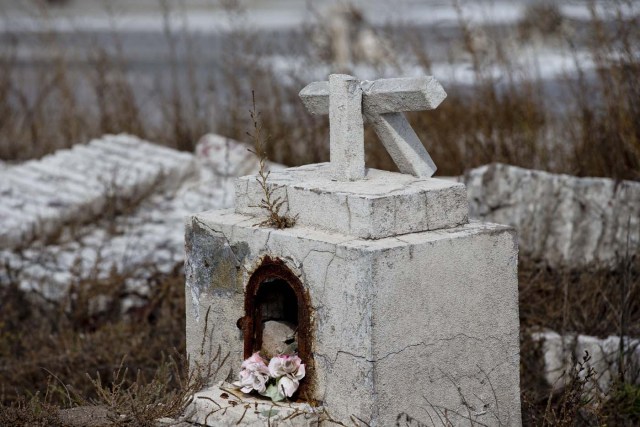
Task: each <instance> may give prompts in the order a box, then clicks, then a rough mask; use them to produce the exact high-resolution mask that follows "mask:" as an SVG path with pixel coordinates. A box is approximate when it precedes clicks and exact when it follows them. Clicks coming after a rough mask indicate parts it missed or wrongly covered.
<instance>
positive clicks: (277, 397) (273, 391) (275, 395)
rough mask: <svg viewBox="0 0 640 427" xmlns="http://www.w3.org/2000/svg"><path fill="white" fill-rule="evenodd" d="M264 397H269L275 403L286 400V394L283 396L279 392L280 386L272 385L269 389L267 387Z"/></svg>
mask: <svg viewBox="0 0 640 427" xmlns="http://www.w3.org/2000/svg"><path fill="white" fill-rule="evenodd" d="M262 395H263V396H266V397H268V398H269V399H271V400H273V401H274V402H280V401H282V400H284V394H282V392H281V391H280V390H278V386H277V385H276V384H271V385H270V386H269V387H267V389H266V390H265V391H264V393H262Z"/></svg>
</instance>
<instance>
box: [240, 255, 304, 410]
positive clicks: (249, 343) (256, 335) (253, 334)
mask: <svg viewBox="0 0 640 427" xmlns="http://www.w3.org/2000/svg"><path fill="white" fill-rule="evenodd" d="M275 279H279V280H282V281H284V282H286V283H287V284H288V285H289V287H290V288H291V290H293V292H294V294H295V295H296V299H297V302H298V335H297V337H298V355H299V356H300V358H301V359H302V361H303V362H304V363H305V368H306V378H305V381H302V383H301V384H300V389H299V392H298V395H299V396H304V397H305V400H308V401H309V400H311V399H309V398H308V397H309V396H311V395H312V393H311V389H312V388H313V384H314V383H315V381H314V378H315V376H314V362H313V353H312V350H311V342H312V337H313V331H312V328H311V304H310V300H309V295H308V293H307V292H306V291H305V289H304V287H303V285H302V282H300V279H299V278H298V276H296V275H295V274H294V273H293V272H292V271H291V270H290V269H289V268H288V267H287V266H286V265H285V263H284V261H282V260H280V259H278V258H270V257H268V256H267V257H265V258H264V259H263V260H262V263H261V264H260V266H259V267H258V268H257V269H256V270H255V271H254V272H253V274H252V275H251V277H250V278H249V283H248V284H247V288H246V291H245V297H244V319H243V321H242V322H241V324H239V326H241V327H242V329H243V332H244V357H245V359H246V358H248V357H250V356H251V354H253V352H255V351H258V350H259V349H260V348H261V346H262V331H261V328H260V325H261V324H262V321H261V319H260V310H259V308H260V307H259V305H257V304H256V302H257V301H256V300H257V296H258V291H259V290H260V287H261V286H262V285H263V284H265V285H266V286H268V284H266V283H265V282H268V281H272V280H275Z"/></svg>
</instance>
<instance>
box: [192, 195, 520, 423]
mask: <svg viewBox="0 0 640 427" xmlns="http://www.w3.org/2000/svg"><path fill="white" fill-rule="evenodd" d="M354 184H355V183H351V185H354ZM371 187H375V186H367V187H366V188H371ZM324 208H325V209H326V210H327V211H328V212H331V213H333V212H334V207H333V206H329V207H327V206H324ZM373 212H376V210H375V209H374V210H373ZM257 222H258V221H257V218H255V217H252V216H247V215H242V214H238V213H236V212H234V211H233V210H232V209H229V210H222V211H209V212H205V213H202V214H197V215H193V216H191V217H190V218H188V219H187V223H186V226H187V231H186V242H187V245H186V248H187V262H186V267H185V271H186V275H187V284H186V294H187V302H186V304H187V307H186V309H187V352H188V354H189V355H190V357H191V358H192V361H194V363H195V362H196V361H200V362H206V360H207V359H208V358H209V357H210V354H211V353H210V352H211V351H215V350H217V348H218V346H220V347H221V348H222V350H223V351H224V352H225V353H226V352H229V354H230V357H229V359H228V365H227V366H225V368H224V369H225V370H230V371H231V378H235V377H236V376H237V374H238V370H239V367H240V364H241V362H242V360H243V358H244V357H245V356H246V355H247V352H251V351H252V350H253V348H252V347H251V346H252V345H255V344H256V342H254V341H253V338H252V337H254V335H253V334H252V332H251V331H252V330H253V329H251V328H252V327H253V326H255V325H253V326H247V325H251V324H250V323H248V322H249V320H251V317H252V316H251V313H253V311H250V310H254V309H255V306H254V305H253V304H254V303H256V302H255V301H256V300H254V299H253V298H255V295H257V294H256V293H255V292H256V291H255V289H256V288H255V285H256V283H258V285H259V286H258V288H257V289H259V290H260V289H276V288H269V286H271V285H270V284H272V283H273V278H270V277H271V276H269V275H268V274H267V275H264V274H265V271H271V270H269V269H270V268H275V267H274V266H277V271H276V272H275V273H273V274H275V277H280V278H282V277H286V278H287V279H283V280H284V281H285V282H286V284H288V285H289V286H290V287H291V289H294V288H295V289H297V290H298V291H297V292H296V293H295V295H296V296H295V298H296V299H295V301H296V306H297V307H298V313H297V314H298V317H297V321H298V341H299V342H298V344H299V346H300V355H301V357H302V358H303V361H304V362H305V364H307V366H308V369H307V377H306V378H305V379H304V380H303V381H302V384H301V393H303V394H301V396H303V399H304V400H306V401H307V402H309V403H310V404H312V405H315V406H320V405H321V406H323V408H324V409H326V410H327V413H329V414H330V415H331V416H332V417H333V418H334V419H338V420H341V421H343V422H348V420H349V418H350V416H351V415H354V416H357V417H359V418H361V419H362V420H364V421H365V422H366V423H368V424H369V425H371V426H387V425H394V424H395V421H396V418H397V417H398V416H403V414H406V415H409V416H411V417H412V418H414V419H419V420H422V421H423V422H424V423H425V424H426V423H428V419H429V417H432V418H433V419H437V416H436V415H435V410H437V409H447V410H448V414H449V417H450V419H451V420H452V423H453V425H467V424H468V423H469V420H467V419H466V418H465V417H471V418H472V419H473V420H474V421H477V422H479V423H483V424H485V425H491V426H493V425H496V426H497V425H510V426H517V425H520V423H521V421H520V394H519V323H518V288H517V243H516V239H515V235H514V233H513V231H512V230H511V229H509V228H507V227H503V226H499V225H493V224H480V223H471V224H465V225H461V226H458V227H455V228H451V229H440V230H437V231H426V232H418V233H412V234H407V235H400V236H396V237H387V238H381V239H378V240H366V239H362V238H358V237H356V236H353V235H351V236H349V235H342V234H337V233H331V232H327V231H322V230H319V229H317V228H313V227H306V226H302V225H296V226H295V227H294V228H291V229H284V230H274V229H269V228H262V227H259V226H257V225H255V224H256V223H257ZM262 278H265V281H261V280H262ZM263 287H264V288H263ZM256 304H257V303H256ZM247 310H249V312H247ZM305 316H306V317H305ZM305 322H306V323H305ZM303 325H306V328H307V329H305V327H302V326H303ZM239 326H240V327H239ZM247 328H249V329H247ZM248 337H249V338H248ZM305 346H306V347H305ZM305 348H306V352H305V350H304V349H305ZM302 387H304V390H303V388H302ZM461 395H463V396H464V399H462V398H461ZM425 411H426V412H425Z"/></svg>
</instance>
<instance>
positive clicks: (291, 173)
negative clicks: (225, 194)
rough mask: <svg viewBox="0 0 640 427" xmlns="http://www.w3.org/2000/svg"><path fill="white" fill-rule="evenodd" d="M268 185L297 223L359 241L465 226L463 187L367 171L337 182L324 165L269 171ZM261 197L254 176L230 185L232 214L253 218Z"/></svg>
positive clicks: (448, 182)
mask: <svg viewBox="0 0 640 427" xmlns="http://www.w3.org/2000/svg"><path fill="white" fill-rule="evenodd" d="M268 185H269V186H270V187H271V188H273V189H274V194H275V195H279V196H282V197H285V198H286V199H287V200H288V208H289V213H290V214H291V215H297V217H298V223H299V224H300V225H306V226H311V227H318V228H320V229H323V230H327V231H332V232H338V233H343V234H345V235H350V236H356V237H360V238H364V239H380V238H384V237H388V236H394V235H398V234H406V233H414V232H420V231H426V230H437V229H441V228H450V227H456V226H458V225H461V224H465V223H467V222H468V218H467V217H468V207H467V198H466V191H465V187H464V185H462V184H460V183H456V182H450V181H444V180H439V179H433V178H431V179H424V178H416V177H413V176H410V175H405V174H399V173H394V172H386V171H380V170H376V169H368V170H367V175H366V178H365V179H363V180H361V181H356V182H340V181H335V180H333V178H332V170H331V167H330V165H329V164H327V163H322V164H314V165H305V166H301V167H297V168H291V169H285V170H282V171H274V172H272V173H271V175H270V176H269V180H268ZM262 197H263V193H262V190H261V188H260V186H259V184H258V182H257V181H256V178H255V176H246V177H242V178H240V179H239V180H238V181H237V183H236V202H235V206H236V207H235V209H236V212H238V213H242V214H247V215H252V216H256V217H259V216H261V215H264V212H262V211H261V209H260V208H259V207H257V206H258V205H259V203H260V200H261V199H262Z"/></svg>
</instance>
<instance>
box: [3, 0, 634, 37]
mask: <svg viewBox="0 0 640 427" xmlns="http://www.w3.org/2000/svg"><path fill="white" fill-rule="evenodd" d="M220 3H221V2H218V1H215V0H187V1H185V2H183V4H184V8H181V7H180V6H173V7H172V8H173V10H172V13H170V14H169V17H168V18H169V19H170V20H171V21H172V22H173V23H174V24H175V25H178V26H182V25H186V26H187V27H188V28H190V29H191V30H193V31H199V32H212V31H220V30H225V29H228V28H229V11H228V9H227V10H225V8H223V7H221V5H220ZM239 3H240V5H241V7H242V9H243V10H244V12H245V13H244V16H243V17H242V20H243V22H244V23H245V24H246V25H248V26H249V27H251V28H253V29H261V30H282V29H292V28H299V27H301V26H303V25H305V24H306V23H308V22H309V20H310V19H312V18H313V16H314V14H316V13H318V12H319V13H323V12H325V11H326V10H327V9H329V8H330V7H331V6H332V5H335V4H337V3H344V2H338V1H335V0H320V1H314V2H312V3H310V2H304V1H299V0H251V1H241V2H239ZM350 3H351V4H353V5H355V6H357V7H359V8H360V9H361V10H362V11H363V12H364V15H365V19H367V20H368V21H369V22H371V23H373V24H388V23H394V22H395V23H405V24H409V23H410V24H419V25H438V26H447V25H450V26H456V25H458V22H459V19H460V18H461V17H462V18H463V19H464V20H466V21H468V22H470V23H473V24H482V25H487V24H509V23H514V22H517V21H518V20H519V19H521V17H522V15H523V12H524V10H525V7H526V5H527V4H528V3H532V1H526V0H519V1H506V0H496V1H488V0H485V1H474V2H471V1H461V2H460V5H461V15H460V14H459V13H458V11H457V10H456V8H455V7H454V2H453V1H451V0H430V1H428V0H427V1H425V0H399V1H393V2H389V1H387V0H366V1H365V0H354V1H351V2H350ZM557 3H559V7H560V10H561V12H562V13H563V15H564V16H566V17H568V18H572V19H578V20H584V19H589V17H590V15H591V12H590V10H589V6H588V2H587V1H576V0H573V1H571V0H564V1H558V2H557ZM611 3H612V2H610V1H602V0H600V1H598V2H596V6H597V7H596V10H597V11H598V13H600V14H602V15H603V16H606V15H607V14H609V13H611ZM33 4H35V2H16V1H15V0H0V12H1V13H2V15H4V17H5V19H4V20H3V22H2V23H0V30H4V31H41V30H42V29H43V26H42V22H41V17H42V16H47V18H49V22H48V24H47V25H48V28H50V29H56V30H58V31H78V30H81V31H109V30H118V31H151V32H161V31H163V29H164V25H165V20H164V17H165V10H163V7H161V5H160V2H159V1H158V0H136V1H132V0H115V1H114V0H111V1H109V2H105V1H104V0H82V1H79V0H76V1H73V0H71V1H70V2H69V3H67V4H66V5H64V6H60V7H55V8H50V9H47V10H46V11H43V10H41V9H40V10H39V9H37V8H35V7H34V6H33ZM621 7H622V9H621V10H622V12H623V14H624V15H629V16H630V15H637V14H638V13H639V12H640V3H639V2H633V3H629V4H623V5H621Z"/></svg>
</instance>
